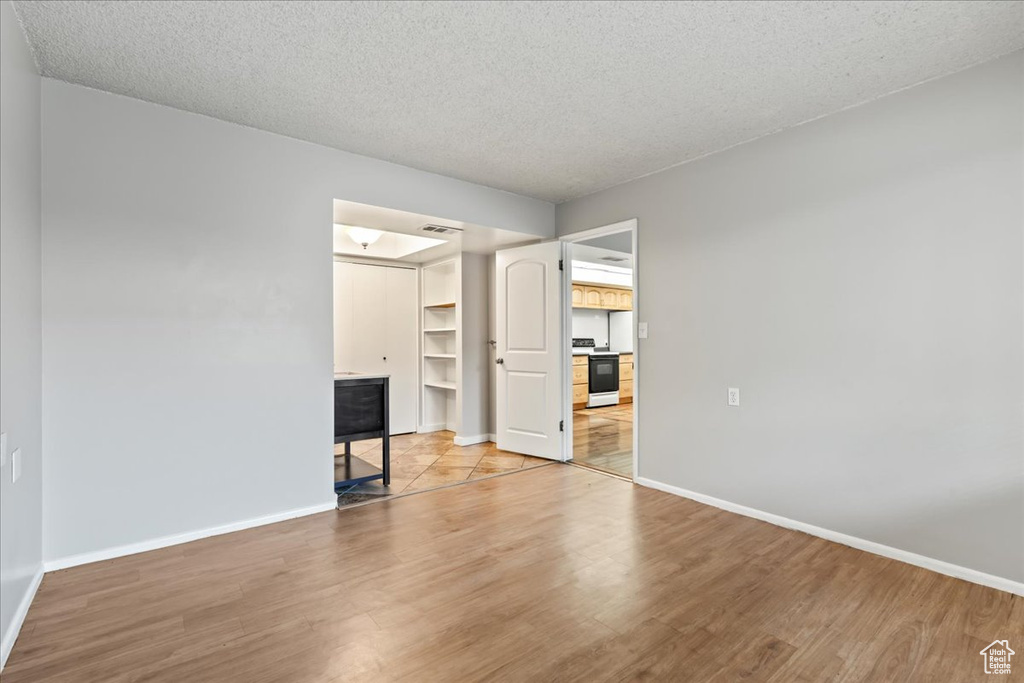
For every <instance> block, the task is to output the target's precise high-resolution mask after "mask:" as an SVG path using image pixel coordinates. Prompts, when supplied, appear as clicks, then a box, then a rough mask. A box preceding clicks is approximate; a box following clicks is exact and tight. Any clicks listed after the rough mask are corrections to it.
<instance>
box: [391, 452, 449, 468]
mask: <svg viewBox="0 0 1024 683" xmlns="http://www.w3.org/2000/svg"><path fill="white" fill-rule="evenodd" d="M440 457H441V455H440V454H438V453H433V454H429V455H428V454H426V453H402V454H401V455H399V456H397V457H394V458H391V462H392V463H399V462H400V463H405V464H407V465H412V464H416V465H422V466H423V467H430V466H431V465H433V464H434V463H435V462H437V459H438V458H440Z"/></svg>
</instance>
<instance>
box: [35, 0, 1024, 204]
mask: <svg viewBox="0 0 1024 683" xmlns="http://www.w3.org/2000/svg"><path fill="white" fill-rule="evenodd" d="M15 7H16V9H17V12H18V14H19V16H20V18H21V20H22V22H23V24H24V26H25V29H26V32H27V34H28V37H29V42H30V43H31V45H32V46H33V48H34V50H35V52H36V57H37V60H38V62H39V66H40V68H41V70H42V73H43V74H44V75H46V76H50V77H53V78H58V79H61V80H65V81H70V82H72V83H81V84H83V85H87V86H91V87H94V88H99V89H101V90H108V91H111V92H115V93H120V94H123V95H128V96H130V97H137V98H140V99H143V100H149V101H152V102H158V103H160V104H165V105H168V106H171V107H177V108H179V109H185V110H188V111H193V112H198V113H202V114H207V115H209V116H213V117H216V118H219V119H224V120H226V121H233V122H236V123H241V124H245V125H248V126H253V127H255V128H261V129H264V130H268V131H273V132H276V133H281V134H284V135H289V136H292V137H295V138H300V139H302V140H309V141H311V142H316V143H320V144H323V145H329V146H331V147H337V148H339V149H344V150H348V151H352V152H357V153H361V154H366V155H368V156H372V157H377V158H380V159H387V160H390V161H395V162H398V163H401V164H405V165H408V166H412V167H415V168H420V169H425V170H429V171H435V172H437V173H442V174H444V175H448V176H453V177H456V178H462V179H465V180H470V181H473V182H477V183H481V184H484V185H489V186H492V187H497V188H501V189H505V190H509V191H512V192H517V193H520V194H524V195H529V196H533V197H539V198H543V199H547V200H551V201H555V202H559V201H564V200H566V199H570V198H573V197H577V196H581V195H584V194H588V193H590V192H594V191H596V190H599V189H602V188H605V187H609V186H612V185H616V184H618V183H621V182H623V181H626V180H629V179H631V178H636V177H638V176H642V175H645V174H648V173H651V172H654V171H657V170H660V169H662V168H665V167H668V166H672V165H675V164H678V163H680V162H683V161H686V160H688V159H693V158H696V157H699V156H702V155H705V154H708V153H710V152H714V151H718V150H721V149H724V148H726V147H729V146H732V145H735V144H737V143H739V142H743V141H745V140H750V139H752V138H756V137H759V136H762V135H766V134H768V133H771V132H773V131H776V130H779V129H781V128H785V127H788V126H793V125H796V124H798V123H801V122H804V121H807V120H809V119H813V118H816V117H819V116H822V115H825V114H829V113H831V112H835V111H838V110H840V109H843V108H845V107H849V106H851V105H855V104H858V103H861V102H865V101H868V100H871V99H874V98H876V97H880V96H882V95H885V94H887V93H890V92H893V91H895V90H899V89H901V88H904V87H907V86H910V85H913V84H915V83H918V82H921V81H923V80H927V79H929V78H933V77H936V76H941V75H944V74H947V73H951V72H953V71H957V70H959V69H962V68H965V67H967V66H970V65H972V64H976V63H980V62H983V61H986V60H988V59H991V58H993V57H996V56H998V55H1001V54H1005V53H1007V52H1010V51H1013V50H1014V49H1017V48H1020V47H1024V3H1021V2H816V3H815V2H734V3H733V2H692V3H691V2H622V3H610V2H600V3H585V2H537V3H528V2H469V3H464V2H444V3H391V2H387V3H365V2H16V3H15Z"/></svg>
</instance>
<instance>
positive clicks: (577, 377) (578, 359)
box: [572, 355, 590, 410]
mask: <svg viewBox="0 0 1024 683" xmlns="http://www.w3.org/2000/svg"><path fill="white" fill-rule="evenodd" d="M589 397H590V356H583V355H580V356H573V357H572V407H573V410H575V409H577V408H583V407H585V406H586V405H587V399H588V398H589Z"/></svg>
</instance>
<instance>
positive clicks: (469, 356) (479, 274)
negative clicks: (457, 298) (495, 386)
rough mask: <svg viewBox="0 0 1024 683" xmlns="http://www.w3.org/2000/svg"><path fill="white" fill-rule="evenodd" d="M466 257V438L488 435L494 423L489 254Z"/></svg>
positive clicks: (462, 427)
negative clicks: (491, 420) (491, 411)
mask: <svg viewBox="0 0 1024 683" xmlns="http://www.w3.org/2000/svg"><path fill="white" fill-rule="evenodd" d="M460 258H461V259H462V300H461V304H460V310H459V311H458V315H459V316H461V318H462V321H461V329H462V348H461V349H460V353H461V357H460V359H459V363H460V364H461V366H462V385H461V389H460V391H461V394H460V395H459V397H458V398H459V404H460V407H459V410H460V411H461V412H460V415H459V434H458V436H460V437H463V438H470V439H472V438H474V437H481V436H487V435H488V434H490V433H492V432H493V431H494V430H493V427H492V426H491V424H490V395H491V393H492V392H491V386H492V385H491V381H490V365H492V364H493V363H492V362H491V359H490V353H488V350H489V349H490V347H489V346H488V345H487V340H488V339H493V337H488V336H487V332H488V330H487V327H488V316H489V310H490V308H491V305H490V302H491V299H490V297H489V294H490V289H489V287H488V277H487V259H488V257H487V256H484V255H482V254H469V253H464V254H461V256H460Z"/></svg>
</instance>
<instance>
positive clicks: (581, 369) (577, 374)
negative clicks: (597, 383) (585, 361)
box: [572, 365, 588, 385]
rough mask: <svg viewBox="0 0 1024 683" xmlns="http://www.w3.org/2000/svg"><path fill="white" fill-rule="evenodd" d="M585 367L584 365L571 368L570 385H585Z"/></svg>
mask: <svg viewBox="0 0 1024 683" xmlns="http://www.w3.org/2000/svg"><path fill="white" fill-rule="evenodd" d="M587 370H588V368H587V366H586V365H573V366H572V383H573V384H574V385H575V384H586V383H587V381H588V380H587Z"/></svg>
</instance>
